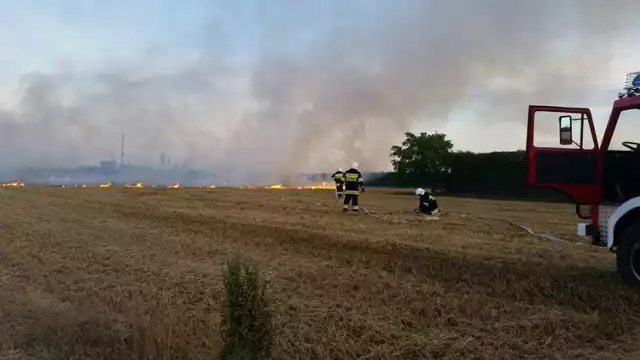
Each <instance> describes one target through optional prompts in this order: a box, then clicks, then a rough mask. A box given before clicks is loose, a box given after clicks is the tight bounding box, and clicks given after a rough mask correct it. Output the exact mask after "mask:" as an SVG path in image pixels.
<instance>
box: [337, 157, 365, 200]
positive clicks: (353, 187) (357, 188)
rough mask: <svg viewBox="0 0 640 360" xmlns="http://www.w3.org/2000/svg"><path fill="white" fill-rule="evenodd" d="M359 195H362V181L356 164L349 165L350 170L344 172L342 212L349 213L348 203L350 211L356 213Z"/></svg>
mask: <svg viewBox="0 0 640 360" xmlns="http://www.w3.org/2000/svg"><path fill="white" fill-rule="evenodd" d="M360 193H364V179H362V174H361V173H360V171H359V170H358V163H357V162H355V161H354V162H353V163H351V168H349V170H347V171H345V172H344V195H345V196H344V205H343V206H342V212H348V211H349V203H351V209H352V210H353V211H355V212H358V211H359V210H360V209H359V207H358V196H359V195H360Z"/></svg>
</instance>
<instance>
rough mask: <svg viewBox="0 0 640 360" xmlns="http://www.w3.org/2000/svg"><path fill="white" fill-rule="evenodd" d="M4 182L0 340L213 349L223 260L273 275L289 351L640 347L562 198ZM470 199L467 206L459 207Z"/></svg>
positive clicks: (88, 350) (283, 345)
mask: <svg viewBox="0 0 640 360" xmlns="http://www.w3.org/2000/svg"><path fill="white" fill-rule="evenodd" d="M331 196H332V193H331V192H330V191H322V190H320V191H304V190H302V191H296V190H292V191H287V190H234V189H214V190H196V189H193V190H188V189H180V190H172V189H169V190H147V189H115V188H114V189H60V188H24V189H6V190H0V206H1V214H2V216H0V358H3V359H72V358H75V359H79V358H96V359H99V358H102V359H143V358H148V359H156V358H157V359H193V358H203V359H204V358H207V359H212V358H215V356H216V354H217V353H218V351H219V350H220V347H221V345H222V343H221V340H220V334H219V324H220V318H219V315H218V314H219V310H220V309H219V306H220V304H221V300H222V296H223V295H222V292H221V291H222V281H221V271H222V269H223V266H224V263H225V261H226V260H227V259H228V258H229V257H230V256H232V255H234V254H236V253H240V254H242V255H243V256H245V257H246V258H249V259H251V260H253V261H254V262H255V263H257V265H258V266H259V267H260V268H261V269H262V270H263V271H264V272H265V274H264V276H265V277H266V278H267V279H268V280H269V282H270V285H269V290H268V291H269V297H270V298H271V300H272V308H273V312H274V324H275V326H276V327H277V332H276V334H275V335H276V344H275V345H276V347H275V349H274V351H275V357H276V358H278V359H292V358H295V359H356V358H357V359H429V358H434V359H435V358H438V359H495V360H497V359H638V358H640V352H639V350H638V349H640V330H639V329H640V327H639V324H640V294H639V292H637V291H631V290H629V289H627V288H625V287H624V286H622V285H620V281H619V280H618V277H617V275H616V274H615V273H614V266H615V264H614V255H613V254H611V253H609V252H608V251H606V249H602V248H595V247H591V246H588V245H585V244H576V243H574V242H553V241H549V240H545V239H540V238H537V237H535V236H531V235H528V234H527V233H526V232H524V231H522V230H520V229H518V228H517V227H515V226H513V225H510V224H509V223H507V222H506V221H504V220H502V218H508V219H511V220H513V221H516V222H518V223H522V224H523V225H528V226H531V227H533V228H534V229H535V230H537V231H542V232H550V233H552V234H554V235H557V236H559V237H563V238H566V239H569V240H571V241H577V240H578V239H576V238H575V237H574V236H573V235H572V234H573V233H574V229H575V223H576V220H577V219H576V218H575V217H574V214H573V208H572V207H571V206H569V205H557V204H556V205H550V204H531V203H525V202H498V201H484V200H471V199H454V198H441V199H439V200H440V203H441V207H442V208H443V210H444V211H448V212H452V213H456V215H447V216H443V217H441V219H440V221H421V220H419V219H418V218H417V217H415V216H413V215H412V214H411V213H410V211H411V209H412V208H413V207H415V202H416V199H415V198H414V197H411V196H401V195H394V194H393V193H391V192H388V191H382V190H377V191H376V190H370V191H369V192H367V193H366V194H364V196H363V197H362V199H361V201H362V206H364V207H365V208H368V209H374V210H375V211H376V216H373V215H368V216H367V215H364V214H351V213H349V214H342V213H341V210H340V206H339V205H338V204H336V201H335V200H334V199H332V197H331ZM463 214H467V215H469V216H461V215H463Z"/></svg>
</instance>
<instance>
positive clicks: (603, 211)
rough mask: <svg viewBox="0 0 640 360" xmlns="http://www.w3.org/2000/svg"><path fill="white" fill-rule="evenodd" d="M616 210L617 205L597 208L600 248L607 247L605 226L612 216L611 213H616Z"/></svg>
mask: <svg viewBox="0 0 640 360" xmlns="http://www.w3.org/2000/svg"><path fill="white" fill-rule="evenodd" d="M617 208H618V205H615V206H611V205H600V206H598V220H599V221H598V222H599V224H598V225H599V226H598V228H599V229H600V245H602V246H606V245H607V226H608V225H609V218H610V217H611V214H613V212H614V211H616V209H617Z"/></svg>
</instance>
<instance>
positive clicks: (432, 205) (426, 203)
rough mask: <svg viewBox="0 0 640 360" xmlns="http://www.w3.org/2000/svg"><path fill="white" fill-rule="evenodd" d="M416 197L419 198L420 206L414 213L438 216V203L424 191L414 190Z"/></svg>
mask: <svg viewBox="0 0 640 360" xmlns="http://www.w3.org/2000/svg"><path fill="white" fill-rule="evenodd" d="M416 196H420V204H419V205H418V208H416V209H415V210H414V211H415V212H416V213H418V214H425V215H438V214H440V208H438V202H437V201H436V199H435V198H434V197H433V196H432V195H431V194H430V193H429V192H427V191H425V190H424V189H421V188H418V189H416Z"/></svg>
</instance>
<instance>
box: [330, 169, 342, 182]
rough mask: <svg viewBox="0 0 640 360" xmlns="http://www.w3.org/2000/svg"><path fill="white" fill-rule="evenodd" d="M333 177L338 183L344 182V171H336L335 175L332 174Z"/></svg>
mask: <svg viewBox="0 0 640 360" xmlns="http://www.w3.org/2000/svg"><path fill="white" fill-rule="evenodd" d="M331 178H332V179H333V181H335V182H336V184H344V172H342V171H336V172H334V173H333V175H331Z"/></svg>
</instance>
